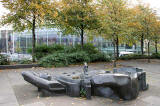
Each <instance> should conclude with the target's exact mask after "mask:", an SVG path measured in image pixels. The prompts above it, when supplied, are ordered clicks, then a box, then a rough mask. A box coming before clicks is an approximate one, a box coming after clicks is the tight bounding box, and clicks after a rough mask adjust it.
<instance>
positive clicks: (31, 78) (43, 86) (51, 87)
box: [22, 68, 148, 100]
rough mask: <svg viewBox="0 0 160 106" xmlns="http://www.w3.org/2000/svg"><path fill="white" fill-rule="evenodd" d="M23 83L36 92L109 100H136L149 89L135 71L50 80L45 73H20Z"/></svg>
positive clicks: (137, 71) (118, 70) (130, 69)
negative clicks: (105, 98)
mask: <svg viewBox="0 0 160 106" xmlns="http://www.w3.org/2000/svg"><path fill="white" fill-rule="evenodd" d="M22 76H23V78H24V80H26V81H27V82H29V83H31V84H33V85H35V86H36V87H37V88H38V90H39V91H41V92H43V93H44V92H45V93H46V92H47V93H51V94H52V93H53V92H54V93H56V92H60V91H63V92H64V93H65V94H67V95H69V96H71V97H79V96H85V97H86V98H87V99H91V96H92V95H94V96H102V97H108V98H115V97H116V98H117V97H119V98H122V99H124V100H132V99H135V98H136V97H137V96H138V94H139V91H144V90H147V89H148V84H146V72H144V71H143V70H142V69H138V68H119V69H114V70H113V71H110V72H109V71H106V72H105V71H104V72H103V73H98V71H97V72H94V71H90V72H86V73H84V74H79V75H78V76H77V77H72V76H70V75H66V76H65V75H61V76H54V77H53V76H51V75H48V74H46V73H40V74H39V73H35V72H30V71H26V72H22Z"/></svg>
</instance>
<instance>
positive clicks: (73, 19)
mask: <svg viewBox="0 0 160 106" xmlns="http://www.w3.org/2000/svg"><path fill="white" fill-rule="evenodd" d="M59 2H60V3H59V4H60V6H59V7H58V9H57V10H58V16H57V17H58V18H57V24H56V25H58V27H59V28H60V29H61V30H62V31H63V34H66V35H67V34H71V35H80V37H81V45H82V47H83V44H84V35H85V31H86V30H93V29H96V28H98V27H100V24H99V21H98V19H97V17H96V12H95V11H96V6H95V5H94V3H93V0H61V1H59Z"/></svg>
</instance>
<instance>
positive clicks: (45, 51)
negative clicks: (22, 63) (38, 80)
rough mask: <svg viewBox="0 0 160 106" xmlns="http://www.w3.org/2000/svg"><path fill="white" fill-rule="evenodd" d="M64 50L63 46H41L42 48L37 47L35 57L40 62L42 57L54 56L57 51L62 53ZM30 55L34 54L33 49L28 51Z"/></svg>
mask: <svg viewBox="0 0 160 106" xmlns="http://www.w3.org/2000/svg"><path fill="white" fill-rule="evenodd" d="M62 50H64V46H63V45H49V46H47V45H40V46H36V48H35V56H36V59H37V60H40V59H41V58H42V57H45V56H47V55H49V54H52V53H54V52H57V51H62ZM28 53H30V54H31V53H32V49H31V48H30V49H28Z"/></svg>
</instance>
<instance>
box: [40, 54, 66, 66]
mask: <svg viewBox="0 0 160 106" xmlns="http://www.w3.org/2000/svg"><path fill="white" fill-rule="evenodd" d="M39 63H40V65H41V66H43V67H52V66H55V67H59V66H67V65H68V63H67V59H66V54H65V53H54V54H52V55H48V56H46V57H44V58H42V59H41V60H40V62H39Z"/></svg>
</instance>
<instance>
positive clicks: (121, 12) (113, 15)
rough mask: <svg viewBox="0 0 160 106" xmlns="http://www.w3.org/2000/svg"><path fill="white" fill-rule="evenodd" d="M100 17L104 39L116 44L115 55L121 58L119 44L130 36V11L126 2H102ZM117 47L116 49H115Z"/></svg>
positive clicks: (118, 0)
mask: <svg viewBox="0 0 160 106" xmlns="http://www.w3.org/2000/svg"><path fill="white" fill-rule="evenodd" d="M99 4H100V5H101V7H100V10H99V11H101V12H100V16H101V22H102V27H101V28H100V32H101V34H102V35H103V37H104V38H107V39H111V40H112V41H113V44H114V55H115V50H116V57H119V44H120V43H121V41H122V42H123V41H124V39H125V36H126V35H127V34H128V31H127V28H128V22H129V18H130V16H129V10H128V8H127V1H125V0H100V3H99ZM115 47H116V48H115Z"/></svg>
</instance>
